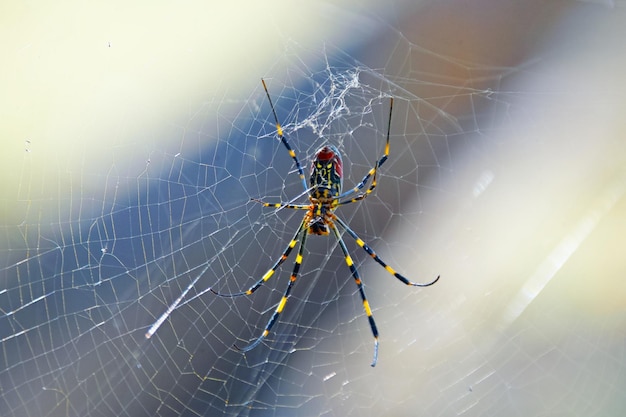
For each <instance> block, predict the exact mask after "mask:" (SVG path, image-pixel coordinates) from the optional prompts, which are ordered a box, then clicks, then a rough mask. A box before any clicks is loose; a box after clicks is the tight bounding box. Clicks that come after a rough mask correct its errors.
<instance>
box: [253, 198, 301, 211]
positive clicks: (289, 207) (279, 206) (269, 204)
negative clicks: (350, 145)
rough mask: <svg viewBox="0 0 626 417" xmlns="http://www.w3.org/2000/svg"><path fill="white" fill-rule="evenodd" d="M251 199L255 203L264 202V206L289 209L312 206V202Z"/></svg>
mask: <svg viewBox="0 0 626 417" xmlns="http://www.w3.org/2000/svg"><path fill="white" fill-rule="evenodd" d="M250 200H251V201H254V202H255V203H259V204H262V205H263V207H274V208H277V209H284V208H288V209H294V210H308V209H310V208H311V205H310V204H286V203H268V202H265V201H261V200H258V199H256V198H251V199H250Z"/></svg>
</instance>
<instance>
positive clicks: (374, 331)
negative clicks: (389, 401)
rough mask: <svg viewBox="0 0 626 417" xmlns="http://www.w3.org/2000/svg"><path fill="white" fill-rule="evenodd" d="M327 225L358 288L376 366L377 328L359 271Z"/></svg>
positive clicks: (331, 223)
mask: <svg viewBox="0 0 626 417" xmlns="http://www.w3.org/2000/svg"><path fill="white" fill-rule="evenodd" d="M328 225H329V226H330V228H331V229H332V230H333V233H334V234H335V237H336V238H337V242H339V246H340V247H341V250H342V252H343V255H344V257H345V260H346V265H348V268H350V272H352V277H353V278H354V282H355V283H356V286H357V287H358V288H359V294H361V300H362V301H363V309H365V314H366V315H367V320H368V321H369V323H370V328H371V329H372V334H373V335H374V360H373V361H372V366H376V362H377V361H378V328H377V327H376V322H375V321H374V316H373V315H372V309H371V308H370V304H369V302H368V301H367V297H366V296H365V290H364V289H363V283H362V282H361V278H360V277H359V271H358V270H357V269H356V266H354V262H352V257H351V256H350V253H348V248H347V247H346V244H345V242H344V241H343V239H342V238H341V235H340V234H339V231H338V230H337V226H335V224H334V223H333V222H329V223H328Z"/></svg>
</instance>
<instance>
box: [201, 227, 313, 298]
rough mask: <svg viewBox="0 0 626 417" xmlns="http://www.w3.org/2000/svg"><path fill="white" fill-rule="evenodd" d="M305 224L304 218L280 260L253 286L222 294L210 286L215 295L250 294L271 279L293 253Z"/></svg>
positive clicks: (233, 295)
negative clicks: (240, 290)
mask: <svg viewBox="0 0 626 417" xmlns="http://www.w3.org/2000/svg"><path fill="white" fill-rule="evenodd" d="M305 225H306V222H305V221H304V220H303V221H302V223H300V227H298V230H297V231H296V233H295V234H294V235H293V238H292V239H291V242H289V244H288V245H287V247H286V248H285V250H284V251H283V254H282V255H280V258H278V260H277V261H276V263H275V264H274V266H272V267H271V268H270V269H269V270H268V271H267V272H266V273H265V274H264V275H263V276H262V277H261V279H260V280H258V281H257V282H256V283H255V284H254V285H253V286H252V287H250V288H248V289H247V290H246V291H242V292H237V293H234V294H222V293H220V292H217V291H215V290H214V289H213V288H209V289H210V290H211V292H212V293H213V294H215V295H218V296H220V297H239V296H242V295H250V294H252V293H253V292H255V291H256V290H257V289H258V288H259V287H260V286H261V285H263V283H264V282H266V281H267V280H269V279H270V278H271V277H272V275H274V272H276V270H277V269H278V267H279V266H281V265H282V264H283V262H285V261H286V260H287V258H288V257H289V254H290V253H291V250H292V249H293V248H294V247H295V246H296V243H297V242H298V234H299V233H300V232H301V231H302V229H304V227H305ZM304 236H306V233H304ZM302 243H304V238H303V239H302ZM300 252H302V251H300Z"/></svg>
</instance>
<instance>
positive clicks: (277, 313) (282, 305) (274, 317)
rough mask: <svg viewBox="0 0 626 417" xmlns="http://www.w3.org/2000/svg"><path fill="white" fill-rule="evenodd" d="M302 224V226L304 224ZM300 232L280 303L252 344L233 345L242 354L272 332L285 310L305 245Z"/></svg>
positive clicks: (304, 232)
mask: <svg viewBox="0 0 626 417" xmlns="http://www.w3.org/2000/svg"><path fill="white" fill-rule="evenodd" d="M302 224H304V222H303V223H302ZM301 230H302V241H301V242H300V248H299V250H298V255H296V261H295V262H294V264H293V271H292V272H291V277H290V278H289V284H288V285H287V289H286V290H285V293H284V294H283V297H282V298H281V299H280V302H279V303H278V306H277V307H276V310H275V311H274V314H272V317H271V318H270V320H269V321H268V322H267V326H265V330H263V333H261V336H259V337H258V338H257V339H256V340H255V341H254V342H252V343H250V344H249V345H247V346H244V347H242V348H240V347H238V346H237V345H233V346H234V348H235V349H237V350H240V351H242V352H248V351H249V350H252V349H254V348H255V347H257V346H258V344H259V343H261V342H262V341H263V339H265V337H267V335H268V334H269V333H270V331H271V330H272V327H273V326H274V324H276V322H277V321H278V317H279V316H280V313H282V311H283V309H284V308H285V304H287V300H288V299H289V294H290V293H291V288H292V287H293V284H294V283H295V282H296V279H297V277H298V272H299V271H300V265H302V253H303V252H304V245H305V243H306V237H307V230H306V229H305V228H303V227H300V229H299V230H298V233H300V231H301Z"/></svg>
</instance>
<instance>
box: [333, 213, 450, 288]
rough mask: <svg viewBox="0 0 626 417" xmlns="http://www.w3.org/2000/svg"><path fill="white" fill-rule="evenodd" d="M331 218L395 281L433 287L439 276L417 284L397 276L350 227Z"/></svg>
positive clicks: (334, 217)
mask: <svg viewBox="0 0 626 417" xmlns="http://www.w3.org/2000/svg"><path fill="white" fill-rule="evenodd" d="M331 217H332V218H333V220H336V221H337V223H339V224H340V225H341V227H343V228H344V230H345V231H346V232H348V234H349V235H350V236H352V238H353V239H354V241H355V242H356V244H357V245H359V246H360V247H362V248H363V250H364V251H365V252H367V253H368V254H369V255H370V256H371V257H372V258H373V259H374V260H375V261H376V262H378V264H379V265H380V266H382V267H383V268H385V271H387V272H389V273H390V274H391V275H393V276H394V277H396V278H397V279H399V280H400V281H402V283H404V284H406V285H411V286H414V287H428V286H430V285H433V284H434V283H435V282H437V281H438V280H439V276H437V278H435V279H434V280H433V281H431V282H427V283H419V282H413V281H410V280H409V279H408V278H406V277H404V276H403V275H401V274H399V273H398V272H396V270H395V269H393V268H392V267H390V266H389V265H387V264H386V263H385V261H383V260H382V259H380V258H379V257H378V255H376V252H374V251H373V250H372V248H370V247H369V246H368V245H367V244H366V243H365V242H364V241H363V240H362V239H361V238H360V237H359V236H358V235H357V234H356V233H355V232H354V231H353V230H352V229H350V227H349V226H348V225H347V224H346V223H345V222H344V221H343V220H341V219H340V218H339V217H337V216H336V215H335V214H331Z"/></svg>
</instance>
